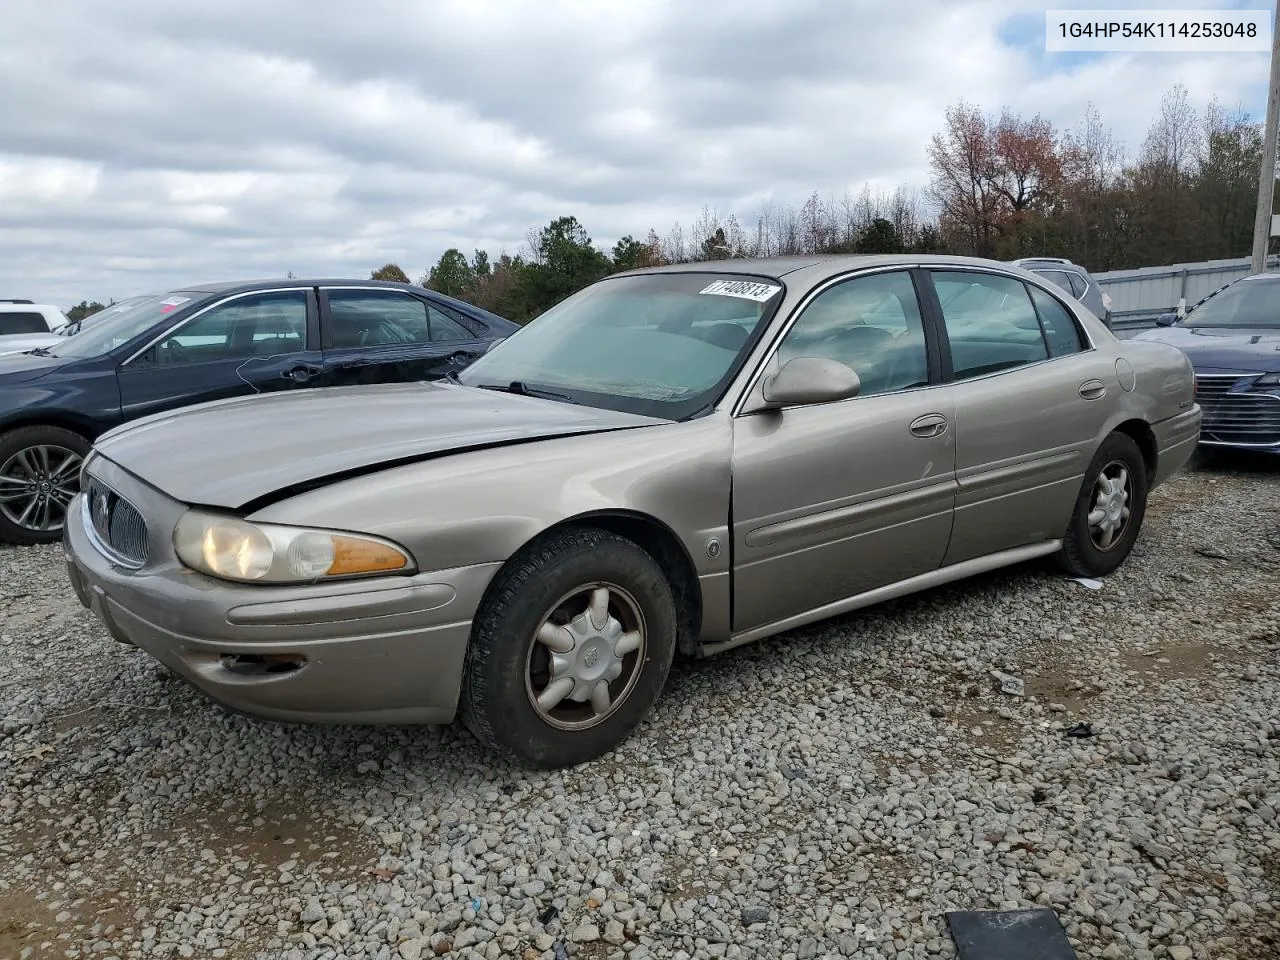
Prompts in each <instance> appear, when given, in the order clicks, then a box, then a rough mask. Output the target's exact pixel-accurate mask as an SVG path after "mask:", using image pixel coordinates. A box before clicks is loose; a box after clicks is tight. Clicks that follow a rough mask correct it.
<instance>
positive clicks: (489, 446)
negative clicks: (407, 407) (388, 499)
mask: <svg viewBox="0 0 1280 960" xmlns="http://www.w3.org/2000/svg"><path fill="white" fill-rule="evenodd" d="M648 426H652V424H646V423H638V424H635V425H634V426H625V427H598V428H595V429H588V430H566V431H564V432H561V433H549V434H546V433H543V434H538V435H537V436H532V437H514V438H512V439H509V440H495V441H493V442H491V443H476V444H471V445H468V446H462V447H450V448H449V449H448V450H432V451H430V452H428V453H418V454H413V455H412V456H408V457H396V458H394V459H391V460H378V461H376V462H374V463H368V464H365V465H363V466H359V467H351V468H350V469H347V470H340V471H338V472H336V473H327V474H325V475H323V476H319V477H313V478H311V479H309V480H301V481H299V482H298V483H291V484H289V485H288V486H284V487H279V488H278V489H276V490H272V491H271V492H270V493H264V494H262V495H260V496H257V497H254V498H253V499H252V500H247V501H245V502H244V503H242V504H241V505H240V506H239V507H237V508H236V510H237V512H239V513H243V514H244V515H245V516H249V515H251V514H254V513H256V512H257V511H259V510H262V509H265V508H266V507H269V506H271V505H272V504H275V503H280V502H281V501H282V500H288V499H289V498H290V497H296V496H299V495H300V494H303V493H309V492H310V491H312V490H319V489H320V488H321V487H328V486H332V485H333V484H335V483H342V482H343V481H344V480H353V479H355V478H356V477H363V476H368V475H369V474H371V473H381V472H382V471H383V470H393V469H395V468H396V467H403V466H407V465H409V464H412V463H425V462H427V461H428V460H438V459H440V458H441V457H452V456H455V455H457V454H459V453H475V452H477V451H480V450H496V449H498V448H500V447H513V446H517V445H519V444H523V443H539V442H541V441H544V440H563V439H565V438H567V437H586V436H591V435H592V434H598V433H618V432H620V431H622V430H640V429H643V428H645V427H648ZM191 506H201V507H202V509H210V510H223V509H225V508H222V507H205V506H204V505H197V504H192V505H191Z"/></svg>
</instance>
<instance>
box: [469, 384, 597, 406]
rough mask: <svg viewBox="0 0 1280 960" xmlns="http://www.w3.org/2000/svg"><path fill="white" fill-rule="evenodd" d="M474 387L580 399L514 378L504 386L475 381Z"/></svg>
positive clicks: (566, 401) (555, 397)
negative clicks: (532, 385)
mask: <svg viewBox="0 0 1280 960" xmlns="http://www.w3.org/2000/svg"><path fill="white" fill-rule="evenodd" d="M470 386H473V387H479V388H480V389H481V390H497V391H498V392H499V393H516V394H519V395H520V396H522V397H540V398H541V399H543V400H559V401H561V402H562V403H574V404H576V403H577V402H578V401H577V400H575V399H573V397H571V396H569V395H568V394H565V393H556V392H555V391H554V390H543V389H542V388H541V387H531V386H529V385H528V384H527V383H525V382H524V381H523V380H512V381H511V382H510V383H508V384H506V385H505V386H503V385H502V384H497V383H473V384H470Z"/></svg>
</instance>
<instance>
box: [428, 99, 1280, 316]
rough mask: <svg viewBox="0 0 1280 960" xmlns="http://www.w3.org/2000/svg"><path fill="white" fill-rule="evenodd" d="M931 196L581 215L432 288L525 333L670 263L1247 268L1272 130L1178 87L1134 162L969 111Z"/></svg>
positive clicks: (943, 139)
mask: <svg viewBox="0 0 1280 960" xmlns="http://www.w3.org/2000/svg"><path fill="white" fill-rule="evenodd" d="M925 153H926V156H927V158H928V161H929V168H930V178H929V183H928V186H927V188H926V190H925V192H924V196H923V197H920V196H918V195H917V194H916V193H915V192H914V191H913V190H911V189H908V188H905V187H900V188H898V189H895V190H889V191H885V190H872V189H871V188H870V187H869V186H867V187H863V188H862V189H861V190H858V191H853V190H845V191H844V192H843V193H842V194H832V195H827V196H823V195H822V194H820V193H818V192H814V193H812V194H811V195H810V196H809V197H808V198H806V199H805V200H804V201H803V202H802V203H801V204H800V205H799V206H790V205H787V204H783V203H779V202H776V201H768V202H766V203H764V204H763V205H762V207H761V208H760V209H759V210H758V211H756V212H755V213H754V214H753V215H752V216H751V217H750V218H749V219H744V220H739V218H738V216H737V215H735V214H733V213H723V212H721V211H718V210H716V209H714V208H712V207H709V206H704V207H703V208H702V210H701V212H700V213H699V214H698V215H697V216H696V217H695V218H694V219H693V220H692V221H691V222H689V223H688V224H682V223H680V222H676V223H673V224H671V226H670V227H669V228H668V229H667V230H666V231H665V232H662V233H660V232H659V231H658V229H656V228H655V227H653V226H650V227H649V229H648V232H647V233H646V234H645V235H644V239H643V240H641V239H638V237H639V234H627V235H625V236H622V237H621V238H620V239H619V240H617V241H616V242H614V243H613V245H612V246H611V247H609V248H607V251H606V249H602V248H600V247H597V246H596V245H595V243H594V242H593V241H592V240H591V237H590V236H589V235H588V234H587V231H586V229H585V227H584V226H583V225H582V224H581V223H579V222H578V220H577V219H576V218H574V217H571V216H566V217H559V218H557V219H555V220H553V221H551V222H550V223H549V224H548V225H547V226H545V227H543V228H541V229H540V230H531V231H530V232H529V235H528V238H527V245H526V248H525V249H523V250H521V251H520V252H519V253H517V254H515V255H508V254H507V253H506V252H501V253H500V254H499V256H498V257H497V258H495V259H493V260H491V259H490V257H489V255H488V254H487V253H485V252H484V251H482V250H477V251H475V254H474V256H473V257H472V259H471V260H468V259H467V258H466V257H465V256H464V255H463V254H462V252H461V251H459V250H456V249H450V250H446V251H445V252H444V254H443V255H442V256H441V257H440V260H439V261H438V262H437V263H436V264H435V265H434V266H433V267H431V268H430V270H429V271H428V273H427V275H426V276H424V277H423V280H422V282H423V283H424V284H425V285H426V286H429V287H432V288H433V289H436V290H440V291H442V292H444V293H448V294H450V295H452V296H457V297H461V298H462V299H466V300H470V301H471V302H473V303H477V304H479V305H480V306H483V307H485V308H486V309H488V310H492V311H494V312H495V313H499V314H501V315H503V316H507V317H510V318H511V319H513V320H518V321H525V320H528V319H530V318H532V317H535V316H537V315H538V314H540V313H541V312H543V311H544V310H546V309H548V308H549V307H551V306H552V305H554V304H555V303H557V302H559V301H560V300H562V299H564V298H565V297H566V296H569V295H570V294H571V293H573V292H574V291H576V290H578V289H580V288H581V287H583V286H585V285H586V284H588V283H590V282H592V281H594V280H596V279H599V278H600V277H602V276H605V275H606V274H607V273H610V272H616V271H621V270H632V269H636V268H643V267H647V266H655V265H659V264H664V263H683V262H688V261H702V260H721V259H727V258H735V257H773V256H788V255H811V254H825V253H957V254H968V255H978V256H985V257H994V258H997V259H1013V258H1015V257H1022V256H1060V257H1067V258H1070V259H1072V260H1074V261H1076V262H1077V263H1081V264H1083V265H1084V266H1086V267H1088V268H1089V269H1090V270H1092V271H1095V272H1100V271H1106V270H1113V269H1119V268H1125V267H1139V266H1147V265H1158V264H1168V263H1178V262H1184V261H1195V260H1202V259H1208V258H1214V257H1239V256H1246V255H1247V254H1248V252H1249V245H1250V231H1251V229H1252V224H1253V205H1254V196H1255V194H1256V191H1257V172H1258V167H1259V165H1260V163H1261V157H1262V134H1261V129H1260V125H1259V124H1258V123H1257V122H1256V121H1255V120H1253V119H1252V118H1250V117H1249V116H1248V115H1247V114H1245V113H1244V112H1243V111H1241V110H1226V109H1223V108H1222V107H1221V106H1220V105H1218V104H1217V103H1211V104H1210V105H1209V106H1208V108H1207V109H1204V110H1198V109H1197V108H1196V107H1194V106H1193V105H1192V103H1191V101H1190V97H1189V96H1188V94H1187V91H1186V88H1185V87H1183V86H1182V85H1181V84H1175V85H1174V87H1173V88H1172V89H1170V90H1169V92H1168V93H1167V94H1166V95H1165V97H1164V99H1163V100H1162V101H1161V103H1160V108H1159V110H1158V112H1157V114H1156V116H1155V117H1154V118H1153V121H1152V123H1151V126H1150V129H1149V130H1148V131H1147V134H1146V137H1145V139H1144V140H1143V142H1142V147H1141V149H1140V150H1139V151H1138V154H1137V156H1136V157H1134V158H1132V159H1129V158H1127V157H1126V156H1125V151H1124V149H1123V148H1122V147H1121V145H1120V144H1119V143H1118V141H1117V140H1116V138H1115V136H1114V135H1113V134H1112V133H1111V131H1110V130H1109V129H1108V128H1107V127H1106V125H1105V124H1104V123H1103V121H1102V117H1101V116H1100V114H1099V113H1098V111H1097V109H1095V108H1094V107H1093V106H1092V105H1090V106H1089V107H1088V108H1087V109H1086V111H1085V112H1084V115H1083V116H1082V118H1081V119H1080V121H1079V122H1078V123H1077V124H1076V125H1075V126H1074V127H1071V128H1070V129H1067V130H1063V131H1059V130H1055V129H1054V127H1053V125H1052V124H1051V123H1050V122H1049V121H1048V120H1046V119H1045V118H1043V117H1041V116H1033V117H1030V118H1027V117H1022V116H1020V115H1018V114H1017V113H1014V112H1013V111H1011V110H1008V109H1004V110H1001V111H999V112H998V113H995V114H988V113H986V112H984V111H983V110H982V109H981V108H980V107H978V106H976V105H973V104H969V103H966V102H964V101H960V102H958V103H956V104H955V105H953V106H952V107H950V108H949V109H948V110H947V111H946V114H945V116H944V118H943V124H942V129H941V130H940V131H939V132H938V133H937V134H936V135H935V136H934V137H933V138H932V139H931V140H930V141H929V143H928V144H926V145H925Z"/></svg>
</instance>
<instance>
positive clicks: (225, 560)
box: [173, 510, 414, 583]
mask: <svg viewBox="0 0 1280 960" xmlns="http://www.w3.org/2000/svg"><path fill="white" fill-rule="evenodd" d="M173 545H174V549H175V550H176V551H177V553H178V558H179V559H180V560H181V561H182V562H183V563H185V564H186V565H187V566H188V567H191V568H192V569H193V570H199V571H200V572H201V573H207V574H209V575H210V576H214V577H221V578H222V579H224V580H240V581H245V582H256V583H305V582H312V581H316V580H328V579H336V578H341V577H359V576H371V575H375V574H380V573H381V574H387V573H411V572H413V569H414V567H413V561H412V560H411V559H410V557H409V554H408V553H406V552H405V551H404V550H402V549H401V548H400V547H397V546H396V545H395V544H393V543H390V542H388V541H386V540H379V539H378V538H376V537H365V536H359V535H357V534H352V533H340V532H338V531H334V530H309V529H307V528H305V527H284V526H277V525H276V524H272V523H250V522H248V521H247V520H240V519H237V518H236V517H228V516H222V515H219V514H216V513H203V512H201V511H199V510H188V511H187V512H186V513H185V514H184V515H183V517H182V519H181V520H179V521H178V527H177V529H176V530H174V532H173Z"/></svg>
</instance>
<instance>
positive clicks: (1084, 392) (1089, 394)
mask: <svg viewBox="0 0 1280 960" xmlns="http://www.w3.org/2000/svg"><path fill="white" fill-rule="evenodd" d="M1106 395H1107V385H1106V384H1105V383H1103V382H1102V381H1101V380H1086V381H1085V382H1084V383H1082V384H1080V396H1082V397H1084V398H1085V399H1086V400H1099V399H1101V398H1102V397H1105V396H1106Z"/></svg>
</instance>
